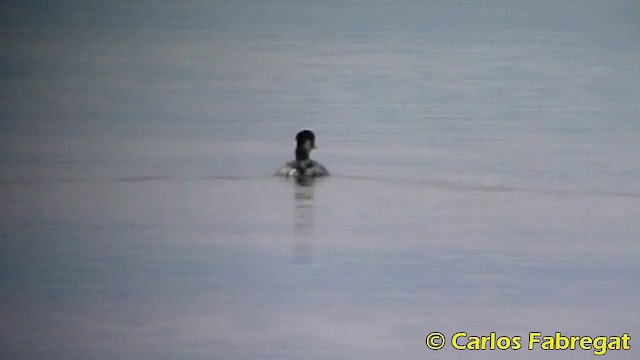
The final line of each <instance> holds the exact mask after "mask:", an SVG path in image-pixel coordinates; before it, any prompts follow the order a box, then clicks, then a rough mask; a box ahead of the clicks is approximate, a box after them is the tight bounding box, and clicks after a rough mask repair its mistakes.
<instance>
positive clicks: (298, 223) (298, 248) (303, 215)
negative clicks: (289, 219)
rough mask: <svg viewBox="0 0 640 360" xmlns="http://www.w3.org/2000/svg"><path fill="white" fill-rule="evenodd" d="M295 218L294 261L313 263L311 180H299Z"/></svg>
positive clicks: (296, 186)
mask: <svg viewBox="0 0 640 360" xmlns="http://www.w3.org/2000/svg"><path fill="white" fill-rule="evenodd" d="M294 196H295V204H296V207H295V219H294V222H293V233H294V237H295V243H294V245H293V261H294V263H296V264H311V263H313V238H314V232H313V186H312V182H311V181H308V182H307V181H298V180H296V185H295V193H294Z"/></svg>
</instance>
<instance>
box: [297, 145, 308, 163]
mask: <svg viewBox="0 0 640 360" xmlns="http://www.w3.org/2000/svg"><path fill="white" fill-rule="evenodd" d="M296 160H297V161H302V160H309V152H308V151H307V150H305V149H301V148H296Z"/></svg>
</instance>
